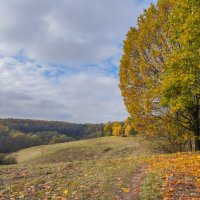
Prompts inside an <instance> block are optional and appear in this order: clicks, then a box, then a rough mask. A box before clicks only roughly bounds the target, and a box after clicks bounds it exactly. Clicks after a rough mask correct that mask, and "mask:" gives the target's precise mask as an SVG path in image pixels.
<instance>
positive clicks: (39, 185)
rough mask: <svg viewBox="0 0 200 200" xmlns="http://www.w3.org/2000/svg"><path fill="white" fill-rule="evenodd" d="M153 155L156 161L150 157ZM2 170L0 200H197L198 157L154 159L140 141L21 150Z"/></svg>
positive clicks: (100, 141)
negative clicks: (13, 163) (14, 161)
mask: <svg viewBox="0 0 200 200" xmlns="http://www.w3.org/2000/svg"><path fill="white" fill-rule="evenodd" d="M153 154H154V155H153ZM13 155H14V156H16V157H17V159H18V164H17V165H13V166H0V199H2V200H3V199H26V200H27V199H28V200H29V199H31V200H32V199H35V200H36V199H60V200H68V199H77V200H79V199H92V200H93V199H94V200H95V199H102V200H104V199H105V200H107V199H108V200H109V199H113V200H118V199H132V198H133V196H134V197H136V199H142V200H143V199H147V200H148V199H153V200H156V199H200V198H199V197H200V184H199V183H200V182H199V181H200V173H199V169H200V155H199V154H198V153H196V154H192V153H190V154H188V153H185V154H172V155H161V154H155V153H154V152H153V151H152V150H151V149H150V148H149V144H148V142H147V141H146V140H144V138H143V137H142V136H140V135H139V136H137V137H128V138H122V137H105V138H97V139H90V140H84V141H77V142H70V143H65V144H55V145H46V146H40V147H35V148H29V149H24V150H22V151H19V152H17V153H15V154H13Z"/></svg>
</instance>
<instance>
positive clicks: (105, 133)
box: [103, 122, 112, 136]
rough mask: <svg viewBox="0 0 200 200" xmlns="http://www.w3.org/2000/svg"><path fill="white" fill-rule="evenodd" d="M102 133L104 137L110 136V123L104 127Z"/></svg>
mask: <svg viewBox="0 0 200 200" xmlns="http://www.w3.org/2000/svg"><path fill="white" fill-rule="evenodd" d="M103 133H104V135H105V136H109V135H112V124H111V123H110V122H108V123H106V125H105V126H104V128H103Z"/></svg>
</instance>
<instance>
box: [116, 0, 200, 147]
mask: <svg viewBox="0 0 200 200" xmlns="http://www.w3.org/2000/svg"><path fill="white" fill-rule="evenodd" d="M199 13H200V12H199V1H195V0H180V1H178V2H177V1H175V0H160V1H158V3H157V5H151V6H150V7H149V9H147V10H145V11H144V13H143V14H142V15H141V16H140V17H139V18H138V26H137V28H131V29H130V30H129V32H128V33H127V38H126V40H125V42H124V54H123V56H122V59H121V65H120V88H121V92H122V95H123V97H124V102H125V105H126V107H127V110H128V112H129V113H130V114H131V117H132V119H133V124H134V128H135V129H136V130H139V131H143V132H145V133H147V134H156V133H160V132H162V131H165V130H166V127H168V126H169V125H170V124H172V123H173V124H176V126H179V127H180V129H182V128H185V129H188V130H189V131H192V132H193V133H194V134H195V136H196V149H197V150H198V149H200V143H199V141H198V137H199V136H200V135H199V107H200V106H199V96H200V89H199V87H200V82H199V80H200V77H199V76H200V72H199V52H200V51H199V49H200V47H199V45H200V42H199V38H200V37H199V35H200V34H199V24H200V23H199V20H200V16H199ZM169 130H170V129H169Z"/></svg>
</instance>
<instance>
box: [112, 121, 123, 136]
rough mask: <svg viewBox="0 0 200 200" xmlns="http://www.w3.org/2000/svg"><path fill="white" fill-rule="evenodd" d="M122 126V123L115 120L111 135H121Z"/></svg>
mask: <svg viewBox="0 0 200 200" xmlns="http://www.w3.org/2000/svg"><path fill="white" fill-rule="evenodd" d="M123 131H124V130H123V127H122V125H121V124H120V123H119V122H118V121H116V122H115V123H114V124H113V127H112V134H113V136H120V135H123Z"/></svg>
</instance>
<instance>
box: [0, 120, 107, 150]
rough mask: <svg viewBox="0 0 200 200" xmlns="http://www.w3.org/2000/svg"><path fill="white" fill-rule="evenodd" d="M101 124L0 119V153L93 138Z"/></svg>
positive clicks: (101, 128) (100, 129) (99, 129)
mask: <svg viewBox="0 0 200 200" xmlns="http://www.w3.org/2000/svg"><path fill="white" fill-rule="evenodd" d="M103 126H104V125H103V124H75V123H68V122H55V121H43V120H29V119H1V120H0V153H9V152H13V151H17V150H20V149H24V148H28V147H32V146H38V145H44V144H55V143H61V142H69V141H74V140H79V139H87V138H94V137H97V136H98V133H99V132H100V131H102V130H103Z"/></svg>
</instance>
